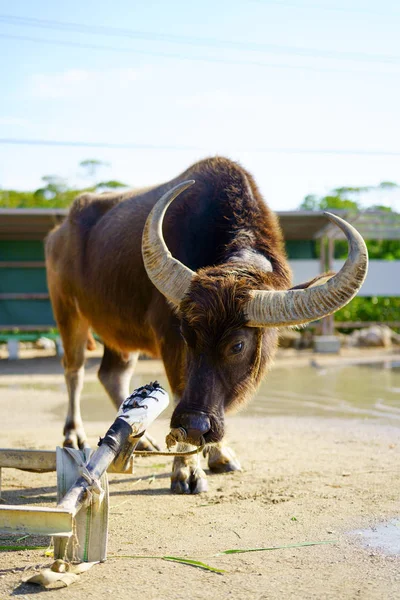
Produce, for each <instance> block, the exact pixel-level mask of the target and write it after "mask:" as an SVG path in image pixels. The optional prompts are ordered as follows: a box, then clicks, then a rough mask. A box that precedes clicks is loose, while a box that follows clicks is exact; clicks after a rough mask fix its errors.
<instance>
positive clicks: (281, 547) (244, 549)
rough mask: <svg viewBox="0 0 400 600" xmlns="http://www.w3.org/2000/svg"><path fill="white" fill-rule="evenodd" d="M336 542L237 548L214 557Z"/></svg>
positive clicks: (325, 542)
mask: <svg viewBox="0 0 400 600" xmlns="http://www.w3.org/2000/svg"><path fill="white" fill-rule="evenodd" d="M337 542H338V540H323V541H321V542H300V543H299V544H286V545H283V546H268V547H266V548H239V549H234V550H222V551H221V552H218V554H216V555H215V556H220V555H221V554H242V553H243V552H266V551H268V550H284V549H285V548H303V547H305V546H320V545H323V544H335V543H337Z"/></svg>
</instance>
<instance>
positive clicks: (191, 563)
mask: <svg viewBox="0 0 400 600" xmlns="http://www.w3.org/2000/svg"><path fill="white" fill-rule="evenodd" d="M110 558H153V559H154V558H158V559H161V560H167V561H170V562H177V563H181V564H182V565H187V566H188V567H197V568H198V569H204V570H206V571H212V572H213V573H226V571H223V570H222V569H216V568H215V567H211V566H210V565H207V564H206V563H203V562H200V561H199V560H193V559H191V558H183V557H180V556H143V555H141V554H123V555H122V554H114V555H111V556H110Z"/></svg>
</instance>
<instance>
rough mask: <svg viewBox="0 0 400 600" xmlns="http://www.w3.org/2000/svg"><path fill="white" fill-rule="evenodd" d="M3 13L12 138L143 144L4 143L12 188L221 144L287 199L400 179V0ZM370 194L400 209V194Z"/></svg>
mask: <svg viewBox="0 0 400 600" xmlns="http://www.w3.org/2000/svg"><path fill="white" fill-rule="evenodd" d="M0 15H1V16H0V56H1V61H0V76H1V82H2V86H1V87H2V90H1V94H0V138H13V139H47V140H57V141H74V142H79V141H83V142H107V143H109V144H131V145H137V146H138V147H137V148H130V149H112V148H82V147H51V146H28V145H15V146H13V145H1V144H0V187H3V188H6V187H13V188H19V189H32V188H36V187H39V185H40V178H41V176H42V175H49V174H57V175H59V176H62V177H65V178H67V179H68V180H69V181H70V182H71V183H72V182H73V183H77V184H84V182H83V180H82V179H79V170H78V163H79V162H80V161H81V160H84V159H87V158H96V159H99V160H102V161H106V162H108V163H110V165H111V166H109V167H107V168H104V169H103V170H102V172H101V173H99V177H100V178H102V179H111V178H113V179H114V178H115V179H120V180H122V181H124V182H127V183H129V184H130V185H132V186H141V185H147V184H153V183H157V182H162V181H166V180H168V179H171V178H172V177H174V176H176V175H177V174H178V173H179V172H181V171H182V170H184V169H185V168H186V167H187V166H189V165H190V164H191V163H192V162H194V161H196V160H198V159H200V158H202V157H205V156H209V155H213V154H223V155H226V156H229V157H231V158H233V159H234V160H238V161H239V162H241V163H242V164H243V166H245V167H246V168H247V169H248V170H249V171H250V172H252V173H253V175H254V177H255V178H256V181H257V182H258V184H259V186H260V188H261V191H262V192H263V194H264V197H265V198H266V200H267V201H268V203H269V204H270V205H271V206H272V207H273V208H274V209H276V210H289V209H293V208H295V207H296V206H298V204H299V203H300V202H301V200H302V199H303V197H304V196H305V195H306V194H308V193H316V194H323V193H326V192H328V191H329V190H330V189H332V188H334V187H339V186H344V185H376V184H378V183H379V182H381V181H396V182H397V183H400V110H399V106H400V35H399V31H400V5H399V4H398V3H397V2H395V1H390V0H383V1H382V2H380V3H376V2H372V1H369V0H367V1H361V0H356V1H352V2H350V3H349V2H345V1H344V0H304V1H303V0H287V2H286V1H284V0H283V1H282V2H280V1H278V0H276V1H270V0H247V1H246V0H242V1H240V2H238V1H235V0H213V1H210V0H202V2H188V1H187V0H186V2H180V1H176V0H169V1H168V2H166V1H165V0H164V1H161V0H158V1H153V0H148V1H147V2H146V3H144V2H143V1H141V2H138V1H132V0H129V1H128V0H114V1H113V2H112V3H109V2H104V1H102V0H99V1H96V2H93V1H85V2H82V1H81V0H80V1H77V0H69V1H68V3H55V2H53V1H52V2H50V1H45V0H41V1H40V0H37V1H35V2H32V1H28V0H15V1H14V2H13V3H10V2H5V1H4V0H0ZM5 16H7V18H4V17H5ZM9 16H13V17H19V19H21V18H22V17H28V18H34V19H39V20H48V21H58V22H64V23H75V24H81V25H90V26H92V27H93V26H102V27H105V28H106V29H103V30H100V31H101V32H100V33H98V34H96V35H95V34H92V33H90V32H89V31H85V28H83V29H82V30H80V31H75V29H74V28H69V29H68V28H64V30H60V29H59V28H56V26H55V25H54V24H50V26H49V27H36V26H35V27H34V26H33V25H32V23H30V24H29V26H26V25H22V22H21V21H20V20H18V19H17V20H14V21H12V20H10V18H9ZM112 28H118V29H120V30H121V29H123V30H125V31H119V33H116V32H113V31H112ZM98 31H99V30H98ZM132 32H133V33H132ZM135 32H136V33H135ZM17 38H18V39H17ZM21 38H30V40H27V39H21ZM33 38H34V39H35V40H36V41H32V39H33ZM50 42H57V44H53V43H50ZM63 43H65V44H66V45H61V44H63ZM70 44H76V46H70ZM84 46H91V47H84ZM92 46H100V47H103V49H98V48H97V49H95V48H93V47H92ZM104 47H108V49H104ZM146 146H147V148H146ZM295 150H296V151H295ZM297 150H299V151H300V152H297ZM327 150H329V151H331V150H334V151H335V152H334V153H331V152H322V151H327ZM355 150H356V151H361V152H364V154H349V152H351V151H355ZM314 151H318V152H314ZM375 152H377V154H374V153H375ZM390 153H392V155H390ZM363 201H364V202H365V203H366V204H370V203H374V202H376V201H379V202H382V203H385V204H388V205H391V206H392V207H393V208H396V209H397V210H400V194H399V193H398V192H391V193H385V194H383V193H380V194H379V195H376V194H369V195H366V196H364V197H363Z"/></svg>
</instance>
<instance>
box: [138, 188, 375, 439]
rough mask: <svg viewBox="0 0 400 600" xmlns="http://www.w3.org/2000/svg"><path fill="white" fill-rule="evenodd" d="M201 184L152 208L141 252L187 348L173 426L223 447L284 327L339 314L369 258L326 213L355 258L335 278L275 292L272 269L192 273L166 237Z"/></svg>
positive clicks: (224, 267)
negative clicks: (229, 420) (177, 206)
mask: <svg viewBox="0 0 400 600" xmlns="http://www.w3.org/2000/svg"><path fill="white" fill-rule="evenodd" d="M193 183H194V181H185V182H182V183H180V184H178V185H177V186H175V187H174V188H173V189H171V190H169V191H168V192H166V193H165V194H164V195H163V196H162V198H160V200H159V201H158V202H157V204H156V205H155V206H154V208H153V210H152V211H151V213H150V215H149V217H148V219H147V221H146V226H145V229H144V232H143V241H142V254H143V260H144V265H145V268H146V271H147V274H148V276H149V278H150V280H151V281H152V283H153V284H154V285H155V286H156V287H157V288H158V290H159V291H160V292H161V293H162V294H163V295H164V296H165V297H166V298H167V300H168V301H169V302H170V304H171V305H173V307H174V308H175V310H176V312H177V314H178V316H179V319H180V323H181V334H182V337H183V339H184V341H185V344H186V374H185V388H184V391H183V395H182V397H181V398H180V401H179V403H178V405H177V406H176V408H175V411H174V413H173V415H172V419H171V428H173V429H180V430H181V431H183V432H184V433H185V436H186V439H187V441H191V442H192V443H195V444H201V443H204V442H207V443H211V442H218V441H220V440H221V439H222V437H223V435H224V413H225V411H226V410H229V409H231V408H233V407H235V406H236V405H238V404H239V403H243V402H244V401H245V400H246V399H247V398H249V397H250V396H251V394H252V393H253V392H254V391H255V389H256V388H257V385H258V384H259V382H260V380H261V378H262V375H263V374H264V372H265V370H266V368H267V366H268V364H269V363H270V362H271V358H272V356H273V354H274V352H275V349H276V346H277V336H278V333H277V328H279V327H283V326H294V325H302V324H305V323H309V322H311V321H315V320H317V319H320V318H322V317H325V316H328V315H330V314H332V313H334V312H335V311H336V310H338V309H339V308H341V307H343V306H344V305H345V304H347V303H348V302H349V301H350V300H351V299H352V298H353V297H354V296H355V295H356V293H357V292H358V290H359V289H360V287H361V285H362V283H363V281H364V279H365V276H366V272H367V267H368V255H367V250H366V247H365V243H364V241H363V239H362V237H361V236H360V234H359V233H358V232H357V231H356V230H355V229H354V228H353V227H352V226H351V225H349V224H348V223H346V222H345V221H343V220H342V219H341V218H339V217H337V216H335V215H332V214H330V213H325V214H326V216H327V217H328V219H330V220H331V221H333V222H334V223H336V225H338V226H339V227H340V229H342V231H343V232H344V233H345V235H346V237H347V240H348V243H349V248H350V252H349V256H348V258H347V260H346V263H345V264H344V265H343V267H342V269H341V270H340V271H339V273H337V274H336V275H333V276H331V277H328V278H327V277H325V278H324V279H317V280H316V281H314V282H313V283H312V284H311V285H310V286H308V287H307V286H298V288H299V287H300V289H289V290H288V289H285V290H282V289H280V290H279V289H276V285H275V286H274V284H273V282H274V281H276V280H274V278H273V277H272V274H271V272H270V271H269V270H268V269H267V270H261V269H260V268H259V267H257V266H252V264H246V263H245V262H244V263H240V262H237V261H235V260H229V259H227V262H226V263H224V264H221V265H218V266H212V267H206V268H203V269H200V270H199V271H197V272H193V271H192V270H191V269H189V268H188V267H187V266H185V265H183V264H182V263H181V262H180V261H179V260H177V259H176V258H174V257H172V255H171V253H170V252H169V250H168V248H167V246H166V244H165V241H164V238H163V234H162V221H163V217H164V215H165V212H166V210H167V208H168V206H169V204H170V203H171V202H172V201H173V200H174V199H175V198H176V197H177V196H178V195H179V194H180V193H181V192H182V191H184V190H185V189H187V188H188V187H189V186H191V185H192V184H193Z"/></svg>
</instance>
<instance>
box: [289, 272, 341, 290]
mask: <svg viewBox="0 0 400 600" xmlns="http://www.w3.org/2000/svg"><path fill="white" fill-rule="evenodd" d="M334 275H336V273H334V272H333V271H328V272H327V273H324V274H323V275H317V276H316V277H314V279H311V280H310V281H306V282H305V283H299V285H295V286H294V287H292V288H290V289H291V290H305V289H306V288H310V287H315V286H317V285H323V284H324V283H326V282H327V281H329V279H331V278H332V277H333V276H334Z"/></svg>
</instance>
